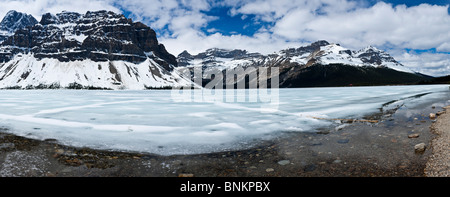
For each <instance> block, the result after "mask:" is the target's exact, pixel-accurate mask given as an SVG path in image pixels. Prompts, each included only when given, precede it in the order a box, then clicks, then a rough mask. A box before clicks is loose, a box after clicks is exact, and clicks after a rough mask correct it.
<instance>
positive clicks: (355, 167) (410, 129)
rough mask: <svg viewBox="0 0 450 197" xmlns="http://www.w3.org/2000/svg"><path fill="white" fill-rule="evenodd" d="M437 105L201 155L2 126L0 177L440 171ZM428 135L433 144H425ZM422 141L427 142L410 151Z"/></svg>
mask: <svg viewBox="0 0 450 197" xmlns="http://www.w3.org/2000/svg"><path fill="white" fill-rule="evenodd" d="M404 110H407V109H404ZM438 110H439V109H435V108H434V107H431V106H427V107H424V108H422V110H421V111H419V112H417V113H415V114H414V115H413V116H409V117H407V118H404V117H403V116H402V115H401V113H402V110H401V109H400V110H398V111H397V112H396V113H394V114H385V115H384V116H383V118H382V119H381V120H380V121H379V122H377V123H369V122H358V121H355V122H353V123H351V124H349V123H336V127H335V128H324V129H323V130H321V131H317V132H310V133H297V132H294V133H285V134H284V135H283V136H280V137H278V138H276V139H272V140H262V141H261V142H260V143H259V145H258V146H256V147H253V148H250V149H247V150H238V151H226V152H220V153H209V154H199V155H173V156H160V155H152V154H146V153H126V152H117V151H108V150H93V149H89V148H76V147H70V146H64V145H61V144H58V142H57V141H55V140H53V139H47V140H44V141H41V140H33V139H29V138H27V137H26V136H25V137H20V136H16V135H12V134H9V133H8V130H7V129H5V128H3V129H0V177H423V176H430V175H437V176H445V175H446V174H442V173H434V172H435V171H436V170H431V169H432V168H431V167H430V166H438V169H439V166H441V165H437V164H436V165H434V164H430V161H432V163H436V162H440V160H439V159H438V158H440V157H441V155H440V154H436V152H437V151H438V149H437V148H436V147H437V145H438V144H443V145H444V146H447V147H448V139H447V141H445V140H444V141H443V142H438V141H436V139H434V138H435V137H436V135H435V134H433V133H432V132H430V126H431V125H432V124H433V122H434V120H432V119H430V117H429V116H428V115H427V114H429V113H436V112H437V111H438ZM404 112H405V111H404ZM448 116H449V115H448V114H441V115H440V116H439V117H438V118H437V119H438V121H436V122H435V123H434V124H433V128H434V129H433V130H435V131H440V130H439V129H437V128H440V127H441V126H442V125H444V124H448V122H449V121H448ZM441 118H442V120H441ZM444 118H445V119H444ZM445 122H446V123H445ZM447 128H449V127H447ZM440 136H443V135H442V134H440ZM447 137H448V136H447ZM432 140H433V142H432V148H428V146H429V144H430V142H431V141H432ZM420 143H424V144H426V146H425V147H426V148H425V149H424V150H423V151H417V150H415V145H417V144H420ZM432 150H433V151H432ZM447 150H448V148H447ZM432 153H433V154H432ZM428 158H431V159H430V160H429V159H428ZM446 158H447V159H448V158H449V157H448V156H447V157H446ZM427 162H428V163H427ZM447 162H448V161H447ZM447 164H448V163H447ZM447 167H448V165H447ZM433 169H436V168H433ZM447 169H448V168H447ZM437 171H439V172H442V171H440V170H437ZM447 173H448V171H447ZM447 175H448V174H447Z"/></svg>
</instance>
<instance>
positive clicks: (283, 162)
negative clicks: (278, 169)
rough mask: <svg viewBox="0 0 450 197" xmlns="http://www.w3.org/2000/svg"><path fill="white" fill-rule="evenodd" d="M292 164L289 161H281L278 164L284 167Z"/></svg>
mask: <svg viewBox="0 0 450 197" xmlns="http://www.w3.org/2000/svg"><path fill="white" fill-rule="evenodd" d="M290 163H291V162H290V161H289V160H281V161H279V162H278V164H280V165H282V166H284V165H287V164H290Z"/></svg>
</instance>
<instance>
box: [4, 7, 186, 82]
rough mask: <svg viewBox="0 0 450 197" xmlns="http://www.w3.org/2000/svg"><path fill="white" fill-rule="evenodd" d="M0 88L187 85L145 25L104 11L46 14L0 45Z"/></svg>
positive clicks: (174, 63)
mask: <svg viewBox="0 0 450 197" xmlns="http://www.w3.org/2000/svg"><path fill="white" fill-rule="evenodd" d="M0 62H3V63H0V88H21V89H24V88H45V87H51V88H72V87H73V86H74V85H75V87H79V88H98V89H147V88H164V87H178V86H191V85H190V84H191V82H190V81H189V79H184V78H182V77H180V75H179V74H178V73H177V71H174V69H173V68H174V66H176V65H177V62H176V58H175V56H173V55H171V54H170V53H168V52H167V51H166V49H165V47H164V45H162V44H160V43H159V42H158V40H157V38H156V33H155V31H154V30H152V29H151V28H149V27H147V26H146V25H144V24H142V23H139V22H136V23H135V22H133V21H131V19H127V18H126V17H124V16H123V15H121V14H116V13H113V12H107V11H96V12H87V13H86V14H79V13H74V12H62V13H58V14H56V15H52V14H45V15H43V16H42V19H41V21H40V22H39V23H38V24H36V25H34V26H32V27H28V28H26V29H19V30H17V31H16V32H15V33H14V35H12V36H10V37H8V38H7V39H6V40H5V41H4V42H3V43H2V44H1V45H0Z"/></svg>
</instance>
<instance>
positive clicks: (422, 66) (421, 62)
mask: <svg viewBox="0 0 450 197" xmlns="http://www.w3.org/2000/svg"><path fill="white" fill-rule="evenodd" d="M393 55H394V58H395V59H397V61H400V62H402V63H403V64H404V65H407V66H408V67H410V68H411V69H413V70H414V71H417V72H420V73H423V74H427V75H431V76H445V75H450V54H447V53H430V52H425V53H420V54H419V53H414V52H409V53H408V52H405V51H403V52H399V53H398V54H397V53H395V52H393Z"/></svg>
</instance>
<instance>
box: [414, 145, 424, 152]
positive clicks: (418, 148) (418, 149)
mask: <svg viewBox="0 0 450 197" xmlns="http://www.w3.org/2000/svg"><path fill="white" fill-rule="evenodd" d="M426 148H427V146H426V145H425V143H420V144H416V145H415V146H414V151H415V152H416V153H423V152H425V149H426Z"/></svg>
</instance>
